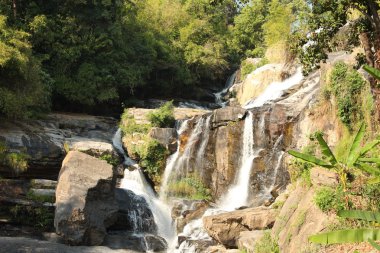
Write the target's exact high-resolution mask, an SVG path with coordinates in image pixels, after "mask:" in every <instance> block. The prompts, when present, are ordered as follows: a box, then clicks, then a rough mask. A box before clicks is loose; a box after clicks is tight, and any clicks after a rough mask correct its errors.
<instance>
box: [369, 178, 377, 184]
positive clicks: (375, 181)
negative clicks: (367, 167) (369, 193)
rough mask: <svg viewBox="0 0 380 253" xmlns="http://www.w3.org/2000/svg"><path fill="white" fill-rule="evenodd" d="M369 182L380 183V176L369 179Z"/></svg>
mask: <svg viewBox="0 0 380 253" xmlns="http://www.w3.org/2000/svg"><path fill="white" fill-rule="evenodd" d="M368 183H369V184H380V177H374V178H371V179H370V180H368Z"/></svg>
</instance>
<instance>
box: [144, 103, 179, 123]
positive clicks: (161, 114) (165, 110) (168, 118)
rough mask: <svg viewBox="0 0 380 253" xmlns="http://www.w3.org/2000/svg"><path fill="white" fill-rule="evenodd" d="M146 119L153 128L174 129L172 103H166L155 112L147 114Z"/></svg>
mask: <svg viewBox="0 0 380 253" xmlns="http://www.w3.org/2000/svg"><path fill="white" fill-rule="evenodd" d="M148 119H149V121H150V123H151V124H152V126H154V127H174V124H175V118H174V106H173V101H169V102H166V103H165V104H164V105H163V106H161V107H160V108H158V109H157V110H155V111H153V112H151V113H149V114H148Z"/></svg>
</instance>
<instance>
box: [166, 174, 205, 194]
mask: <svg viewBox="0 0 380 253" xmlns="http://www.w3.org/2000/svg"><path fill="white" fill-rule="evenodd" d="M168 195H169V196H174V197H180V198H186V199H191V200H211V199H212V197H211V191H210V189H208V188H207V187H206V186H205V185H204V184H203V182H202V180H201V178H200V177H199V176H197V175H188V176H186V177H185V178H182V179H180V180H179V181H177V182H173V183H171V184H169V187H168Z"/></svg>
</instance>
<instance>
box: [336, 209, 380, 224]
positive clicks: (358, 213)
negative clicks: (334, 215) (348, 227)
mask: <svg viewBox="0 0 380 253" xmlns="http://www.w3.org/2000/svg"><path fill="white" fill-rule="evenodd" d="M338 216H339V217H343V218H351V219H359V220H365V221H375V222H378V223H380V212H371V211H362V210H342V211H339V212H338Z"/></svg>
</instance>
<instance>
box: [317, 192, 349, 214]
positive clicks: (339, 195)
mask: <svg viewBox="0 0 380 253" xmlns="http://www.w3.org/2000/svg"><path fill="white" fill-rule="evenodd" d="M314 202H315V204H316V205H317V206H318V207H319V208H320V209H321V210H322V211H323V212H328V211H336V212H338V211H340V210H344V208H345V203H344V194H343V192H342V190H341V189H340V188H337V189H336V190H334V189H332V188H330V187H323V188H320V189H319V190H318V191H317V192H316V193H315V196H314Z"/></svg>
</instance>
